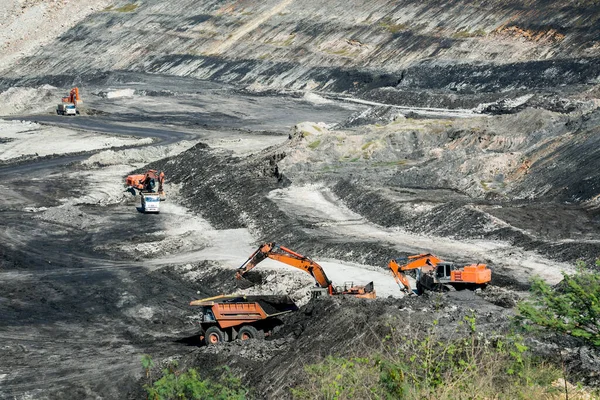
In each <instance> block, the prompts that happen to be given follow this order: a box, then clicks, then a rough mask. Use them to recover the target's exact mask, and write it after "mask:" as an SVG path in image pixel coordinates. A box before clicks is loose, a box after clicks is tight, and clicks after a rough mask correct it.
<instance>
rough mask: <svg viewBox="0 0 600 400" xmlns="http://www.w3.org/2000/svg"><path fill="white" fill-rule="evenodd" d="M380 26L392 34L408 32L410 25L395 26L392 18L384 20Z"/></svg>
mask: <svg viewBox="0 0 600 400" xmlns="http://www.w3.org/2000/svg"><path fill="white" fill-rule="evenodd" d="M379 26H380V27H382V28H383V29H385V30H387V31H388V32H390V33H398V32H400V31H404V30H407V29H408V28H409V27H408V24H395V23H393V22H392V20H391V18H384V19H383V20H381V21H380V22H379Z"/></svg>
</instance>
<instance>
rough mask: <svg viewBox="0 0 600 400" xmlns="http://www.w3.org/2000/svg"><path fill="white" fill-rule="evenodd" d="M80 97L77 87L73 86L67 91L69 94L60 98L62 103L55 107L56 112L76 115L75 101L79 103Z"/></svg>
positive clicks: (77, 112)
mask: <svg viewBox="0 0 600 400" xmlns="http://www.w3.org/2000/svg"><path fill="white" fill-rule="evenodd" d="M81 101H82V100H81V97H80V96H79V88H76V87H74V88H73V89H71V91H70V92H69V95H68V96H66V97H63V98H62V103H61V104H59V105H58V106H57V107H56V114H58V115H77V114H79V111H78V110H77V103H80V102H81Z"/></svg>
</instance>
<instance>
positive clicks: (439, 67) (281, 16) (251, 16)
mask: <svg viewBox="0 0 600 400" xmlns="http://www.w3.org/2000/svg"><path fill="white" fill-rule="evenodd" d="M599 17H600V8H599V7H597V6H596V3H595V2H593V1H586V2H581V1H577V2H576V1H568V2H559V1H547V0H535V1H528V2H525V3H524V2H517V1H510V0H505V1H501V2H497V1H494V2H491V1H478V2H475V3H474V2H470V1H469V2H468V1H463V0H455V1H448V2H434V1H430V2H417V1H412V0H408V1H406V0H405V1H401V2H397V1H389V0H378V1H371V2H362V1H351V2H350V3H349V2H347V1H338V0H336V1H328V2H318V1H303V2H292V1H289V0H269V1H244V2H239V1H231V2H221V1H206V2H196V1H192V0H174V1H170V2H163V1H159V0H146V1H143V2H141V1H140V2H132V3H127V2H124V1H117V2H114V3H113V4H112V5H111V6H110V7H107V8H105V9H103V10H102V11H100V12H96V13H94V14H91V15H89V16H88V17H87V18H86V19H85V20H84V21H82V22H81V23H79V24H77V25H76V26H74V27H72V28H70V29H68V30H66V31H65V32H64V33H63V34H62V35H61V36H60V37H59V38H57V39H56V40H55V41H54V42H53V43H50V44H48V45H47V46H45V47H43V48H41V49H39V50H38V51H37V52H36V54H35V55H33V56H31V57H25V58H23V59H21V61H20V63H19V68H18V69H12V68H8V69H7V70H6V71H5V73H4V74H3V75H4V76H5V77H7V78H8V79H9V80H8V81H5V83H6V82H11V80H10V79H14V80H19V81H21V82H23V81H31V80H32V79H33V81H37V82H41V81H47V80H48V76H50V75H51V76H54V77H55V78H54V79H55V83H57V82H58V83H62V84H64V85H70V84H72V83H73V82H85V81H86V80H89V79H92V78H93V77H94V76H97V75H96V74H94V72H96V73H98V72H106V71H114V70H132V71H145V72H154V73H160V74H167V75H183V76H192V77H197V78H201V79H209V80H219V81H225V82H231V83H236V84H242V85H244V86H246V87H249V88H251V89H254V90H262V89H266V88H273V89H298V90H321V91H336V92H350V93H360V92H366V91H367V92H371V93H370V96H371V97H375V98H385V99H386V100H387V101H393V102H396V103H401V104H409V103H412V104H414V103H419V102H420V103H430V104H431V103H444V104H445V105H451V106H472V105H474V104H477V103H478V102H481V101H482V100H484V99H487V100H490V99H492V100H493V99H497V98H499V97H501V96H499V95H498V93H499V92H502V93H504V95H505V96H506V95H507V94H511V93H512V94H515V95H516V94H518V93H523V92H525V91H532V90H533V91H539V90H554V89H553V88H556V87H557V86H563V85H567V86H569V87H571V86H572V87H573V88H572V90H574V91H576V92H577V91H581V88H580V87H579V85H588V84H597V83H598V76H599V75H600V67H599V65H600V64H599V63H598V62H597V59H598V57H599V55H600V45H599V43H600V42H599V40H600V34H599V33H598V32H600V30H599V29H598V27H599V21H600V19H599ZM58 49H60V50H58ZM50 83H52V82H50ZM381 88H386V89H387V91H385V92H382V93H380V92H379V91H375V92H372V91H373V90H375V89H381ZM425 89H427V90H431V91H433V92H435V93H436V95H433V94H429V95H427V93H423V90H425ZM567 89H568V88H562V89H561V92H568V90H567ZM570 90H571V89H570ZM494 93H495V95H494ZM363 94H364V93H363ZM365 95H366V94H365ZM457 95H463V96H459V97H460V98H459V99H457ZM440 96H441V97H440Z"/></svg>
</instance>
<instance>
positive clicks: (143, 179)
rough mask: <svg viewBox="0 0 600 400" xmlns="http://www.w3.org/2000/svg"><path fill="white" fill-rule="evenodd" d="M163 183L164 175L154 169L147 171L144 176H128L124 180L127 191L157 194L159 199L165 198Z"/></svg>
mask: <svg viewBox="0 0 600 400" xmlns="http://www.w3.org/2000/svg"><path fill="white" fill-rule="evenodd" d="M164 182H165V173H164V172H162V171H157V170H155V169H149V170H148V171H147V172H146V173H145V174H137V175H129V176H128V177H127V178H125V186H127V189H129V190H134V191H135V190H136V189H137V190H138V191H139V192H140V193H141V192H145V193H158V194H159V195H160V196H161V198H163V197H164V196H165V191H164V188H163V184H164ZM157 185H158V187H157Z"/></svg>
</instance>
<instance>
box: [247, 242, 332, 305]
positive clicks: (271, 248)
mask: <svg viewBox="0 0 600 400" xmlns="http://www.w3.org/2000/svg"><path fill="white" fill-rule="evenodd" d="M266 258H270V259H272V260H277V261H279V262H282V263H284V264H287V265H289V266H291V267H294V268H298V269H301V270H303V271H305V272H308V273H309V274H310V275H311V276H312V277H313V278H314V279H315V281H316V282H317V285H319V286H320V287H322V288H328V289H329V291H330V293H331V291H332V285H331V281H330V280H329V278H327V275H325V271H323V268H322V267H321V266H320V265H319V264H317V263H316V262H314V261H313V260H311V259H310V258H308V257H305V256H303V255H302V254H299V253H296V252H295V251H292V250H290V249H288V248H286V247H283V246H278V245H277V244H275V243H265V244H263V245H262V246H260V247H259V248H258V250H256V251H255V252H254V253H252V255H251V256H250V258H248V260H246V262H244V263H243V264H242V266H241V267H239V268H238V270H237V273H236V276H237V277H238V278H239V277H241V276H243V275H244V274H245V273H246V272H248V271H250V270H251V269H252V268H254V267H256V265H258V264H259V263H260V262H261V261H263V260H264V259H266Z"/></svg>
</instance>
